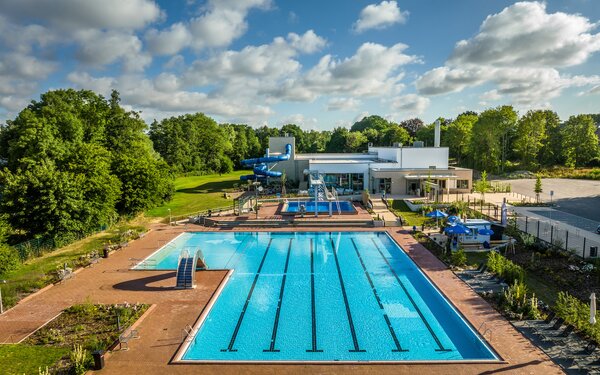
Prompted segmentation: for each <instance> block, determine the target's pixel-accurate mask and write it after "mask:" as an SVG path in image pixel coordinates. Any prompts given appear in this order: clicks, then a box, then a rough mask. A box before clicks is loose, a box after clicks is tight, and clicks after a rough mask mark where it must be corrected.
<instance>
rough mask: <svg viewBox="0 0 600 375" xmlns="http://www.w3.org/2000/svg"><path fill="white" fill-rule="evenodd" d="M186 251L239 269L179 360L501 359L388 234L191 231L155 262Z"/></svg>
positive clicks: (171, 264) (168, 262)
mask: <svg viewBox="0 0 600 375" xmlns="http://www.w3.org/2000/svg"><path fill="white" fill-rule="evenodd" d="M184 248H191V249H198V248H200V249H202V251H203V253H204V256H205V260H206V262H207V264H208V266H209V268H210V269H233V270H234V271H233V273H232V274H231V277H230V278H229V280H228V281H227V283H226V284H225V287H224V288H223V289H222V292H221V293H220V295H218V297H216V302H215V303H214V305H213V306H212V308H211V309H210V311H209V312H208V314H207V315H206V317H205V319H204V320H203V321H201V322H198V326H197V332H196V335H195V337H194V338H193V339H191V340H190V341H189V346H187V347H185V346H184V347H183V348H182V351H181V354H180V356H179V357H178V360H182V361H204V362H206V361H208V362H220V361H351V362H354V361H360V362H362V361H459V360H483V361H495V360H497V357H496V356H495V354H494V353H493V351H492V350H491V349H490V348H489V347H488V345H487V344H486V343H485V342H484V341H483V340H482V339H481V338H480V337H479V336H478V335H477V334H476V333H475V331H474V330H473V329H472V327H471V326H470V325H469V324H468V323H467V322H465V320H463V318H462V317H461V315H460V314H459V313H458V312H457V311H456V310H455V309H454V308H453V307H452V306H451V305H450V304H449V303H448V301H447V300H446V299H445V298H444V297H443V296H442V295H441V294H440V293H439V291H438V290H437V289H436V288H435V287H434V286H433V285H432V284H431V282H430V281H429V279H428V278H427V277H425V275H424V274H423V273H422V272H421V271H420V269H419V268H418V267H417V266H416V265H415V264H414V263H413V262H412V260H411V259H410V258H409V257H408V256H407V255H406V254H405V253H404V251H403V250H402V249H401V248H400V247H399V246H398V245H397V244H396V243H395V242H394V241H393V240H392V239H391V237H389V235H387V233H385V232H332V233H315V232H310V233H282V232H258V233H254V232H252V233H251V232H233V233H231V232H230V233H222V232H218V233H215V232H213V233H184V234H182V235H180V236H179V237H177V238H176V239H175V240H174V241H172V242H171V243H170V244H169V245H167V246H165V247H164V248H163V249H161V250H159V251H157V252H156V253H155V254H153V255H152V256H151V257H150V259H154V261H153V264H154V266H153V267H155V268H157V269H175V268H176V263H177V256H178V254H179V251H181V250H182V249H184Z"/></svg>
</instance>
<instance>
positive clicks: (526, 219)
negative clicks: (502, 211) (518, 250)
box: [525, 216, 529, 233]
mask: <svg viewBox="0 0 600 375" xmlns="http://www.w3.org/2000/svg"><path fill="white" fill-rule="evenodd" d="M528 218H529V217H528V216H525V233H529V232H528V231H527V225H528Z"/></svg>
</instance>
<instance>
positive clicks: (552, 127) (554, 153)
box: [538, 110, 563, 166]
mask: <svg viewBox="0 0 600 375" xmlns="http://www.w3.org/2000/svg"><path fill="white" fill-rule="evenodd" d="M543 113H544V116H545V119H546V121H545V131H546V135H545V137H544V139H543V141H542V147H541V149H540V152H539V154H538V158H539V163H540V164H541V165H547V166H552V165H556V164H563V159H562V136H561V130H560V128H561V126H560V118H559V117H558V114H556V112H554V111H550V110H545V111H543Z"/></svg>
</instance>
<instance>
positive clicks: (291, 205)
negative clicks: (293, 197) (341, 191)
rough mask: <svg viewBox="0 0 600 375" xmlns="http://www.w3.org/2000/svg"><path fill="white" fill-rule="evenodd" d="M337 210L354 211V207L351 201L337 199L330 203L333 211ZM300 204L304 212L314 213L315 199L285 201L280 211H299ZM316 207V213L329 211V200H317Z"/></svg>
mask: <svg viewBox="0 0 600 375" xmlns="http://www.w3.org/2000/svg"><path fill="white" fill-rule="evenodd" d="M338 205H339V211H341V212H343V213H356V209H355V208H354V205H353V204H352V202H349V201H339V202H332V203H331V210H332V212H334V213H337V212H338ZM300 206H304V207H305V208H306V213H315V201H306V202H302V201H299V202H287V203H284V204H283V209H282V212H285V213H299V212H300ZM316 209H317V210H318V211H317V212H318V213H329V202H317V204H316Z"/></svg>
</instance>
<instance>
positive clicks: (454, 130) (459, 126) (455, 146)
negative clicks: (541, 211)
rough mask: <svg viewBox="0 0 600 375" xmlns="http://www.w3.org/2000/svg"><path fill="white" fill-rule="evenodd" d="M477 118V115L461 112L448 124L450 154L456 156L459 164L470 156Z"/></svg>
mask: <svg viewBox="0 0 600 375" xmlns="http://www.w3.org/2000/svg"><path fill="white" fill-rule="evenodd" d="M477 119H478V117H477V115H473V114H461V115H459V116H458V117H457V118H456V120H454V121H453V122H452V123H450V125H448V129H447V130H446V136H445V139H446V144H447V145H448V148H449V151H450V156H453V157H455V158H456V160H457V162H458V164H459V165H460V164H461V162H462V161H463V160H464V159H466V158H468V156H469V146H470V144H471V136H472V132H473V124H475V122H477Z"/></svg>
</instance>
